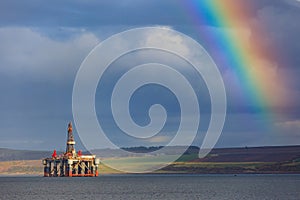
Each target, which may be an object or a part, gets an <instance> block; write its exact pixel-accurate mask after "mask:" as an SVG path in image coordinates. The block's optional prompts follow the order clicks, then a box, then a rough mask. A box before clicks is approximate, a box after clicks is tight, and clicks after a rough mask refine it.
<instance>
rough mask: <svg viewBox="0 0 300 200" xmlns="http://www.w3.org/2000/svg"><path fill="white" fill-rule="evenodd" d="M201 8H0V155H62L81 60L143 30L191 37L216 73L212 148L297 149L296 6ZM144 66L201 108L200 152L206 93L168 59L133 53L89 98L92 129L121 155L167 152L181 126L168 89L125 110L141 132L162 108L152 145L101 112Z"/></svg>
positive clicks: (255, 2) (16, 4) (136, 98)
mask: <svg viewBox="0 0 300 200" xmlns="http://www.w3.org/2000/svg"><path fill="white" fill-rule="evenodd" d="M202 2H205V1H202ZM210 2H213V3H211V4H210V5H204V4H205V3H201V1H195V0H194V1H183V0H182V1H179V0H178V1H174V0H164V1H160V0H153V1H143V0H122V1H115V0H103V1H96V0H91V1H83V0H75V1H74V0H72V1H70V0H69V1H58V0H55V1H51V3H45V2H44V1H38V0H28V1H17V0H3V1H1V2H0V92H1V96H0V137H1V139H0V148H13V149H30V150H52V149H54V148H56V149H57V150H64V149H65V142H66V134H67V133H66V128H67V123H68V122H69V121H73V113H72V92H73V84H74V81H75V78H76V74H77V72H78V70H79V69H80V66H81V64H82V62H83V61H84V59H85V58H86V56H87V55H88V54H89V53H90V52H91V50H92V49H94V48H95V47H96V46H97V45H98V44H99V43H101V42H102V41H104V40H105V39H107V38H109V37H110V36H112V35H114V34H117V33H120V32H122V31H126V30H129V29H132V28H143V27H149V26H150V27H162V28H168V29H171V30H174V31H178V32H180V33H183V34H185V35H187V36H188V37H191V38H192V39H193V40H195V41H197V42H198V43H199V44H201V45H202V46H203V47H204V48H205V50H206V52H207V53H208V54H209V55H210V57H211V58H212V59H213V61H214V62H215V63H216V66H217V67H218V70H219V72H220V74H221V76H222V79H223V82H224V86H225V91H226V96H227V113H226V120H225V124H224V129H223V131H222V134H221V136H220V138H219V140H218V142H217V144H216V147H245V146H268V145H299V144H300V112H299V111H300V103H299V102H300V82H299V78H298V77H299V76H300V56H299V54H300V42H299V36H300V24H299V22H298V19H300V2H299V1H297V0H251V1H248V0H246V1H241V2H239V3H236V2H235V1H233V0H224V1H223V3H220V2H218V1H210ZM208 4H209V3H208ZM235 8H237V9H235ZM226 13H227V14H226ZM158 37H159V40H162V39H163V38H165V39H166V40H167V39H170V38H171V39H173V40H174V42H177V43H180V42H182V41H181V38H180V37H176V36H174V35H172V34H170V35H155V34H152V35H148V36H147V38H146V39H148V40H155V39H158ZM142 39H145V38H139V37H137V38H136V39H135V42H136V43H138V42H140V41H141V40H142ZM116 45H117V44H116ZM162 45H164V44H162ZM182 49H183V50H185V51H186V52H187V54H193V53H194V52H193V49H190V48H189V46H188V45H186V44H184V43H182ZM103 53H104V55H107V56H108V54H109V52H103ZM105 53H106V54H105ZM153 59H154V61H155V62H161V63H164V64H168V65H169V66H172V67H174V68H176V69H178V70H179V71H180V70H181V73H182V74H183V75H185V76H186V77H187V80H189V82H190V83H191V85H192V86H193V89H194V90H195V93H196V96H197V98H198V100H199V102H200V103H199V109H200V111H201V120H200V124H199V129H198V130H197V136H196V137H195V138H194V140H193V143H192V144H193V145H196V146H199V145H201V143H202V141H203V137H204V135H205V132H206V130H207V127H208V124H209V119H210V116H211V101H210V95H209V93H208V89H207V87H206V86H205V82H204V81H203V79H202V78H201V76H199V75H197V74H196V73H195V71H194V70H193V68H192V67H191V66H189V64H188V63H186V62H184V61H183V60H182V59H180V58H179V57H176V56H174V55H172V54H170V53H168V52H162V51H154V50H144V51H143V50H142V51H137V52H132V53H129V54H127V55H125V56H122V57H120V58H119V59H118V60H116V61H115V62H114V63H112V64H111V66H110V67H109V69H108V70H107V71H106V72H105V74H104V75H103V77H102V78H101V81H100V83H99V85H98V87H97V91H96V95H95V108H96V111H97V117H98V120H99V123H100V125H101V126H103V129H104V131H105V132H106V134H107V137H108V138H109V139H110V140H111V141H113V143H115V144H117V146H120V147H125V146H159V145H166V144H168V142H169V141H170V140H171V139H172V137H174V135H175V134H176V130H177V129H178V126H179V125H178V124H179V121H180V107H179V104H180V103H179V102H178V99H176V96H175V95H174V94H173V93H172V92H171V91H170V90H168V88H165V87H162V86H159V85H157V84H152V85H145V86H144V87H141V88H139V89H138V90H136V92H135V93H134V94H133V96H132V97H131V100H130V106H129V109H130V113H131V116H132V119H133V121H134V122H135V123H137V124H139V125H140V126H146V125H147V124H148V123H149V116H148V111H149V108H150V107H151V105H154V104H161V105H163V106H164V108H165V110H166V112H167V119H166V123H165V126H164V127H163V129H162V130H161V131H160V132H159V134H158V135H157V136H154V137H151V138H149V139H134V138H132V137H130V136H128V135H126V134H124V133H123V132H122V131H121V130H120V128H119V127H118V126H117V125H116V123H115V122H114V118H113V116H112V113H111V110H110V97H111V95H112V89H113V86H114V84H115V83H116V81H117V80H118V79H119V78H120V77H121V75H122V73H124V71H126V70H129V69H130V68H131V67H132V66H134V65H137V64H141V63H145V62H153ZM151 73H153V74H152V76H153V77H158V78H162V79H170V80H172V81H175V82H176V78H173V79H172V77H169V76H167V75H166V74H164V73H161V72H160V71H159V70H156V71H155V70H154V71H150V72H147V73H145V74H144V75H145V76H150V77H151ZM149 74H150V75H149ZM177 86H178V85H177ZM179 86H180V85H179ZM194 114H195V113H193V112H190V113H189V116H188V117H190V118H191V119H193V118H194V117H195V116H194ZM158 119H160V118H159V116H158ZM185 131H186V133H185V135H184V137H182V140H184V139H186V138H189V137H190V136H191V134H190V133H189V130H185ZM74 135H75V139H76V141H77V146H78V148H80V149H84V148H85V147H84V145H83V144H82V143H81V142H80V137H84V134H82V133H81V134H80V137H79V135H78V133H77V130H76V127H75V128H74ZM99 144H101V141H99ZM105 147H106V146H103V148H105Z"/></svg>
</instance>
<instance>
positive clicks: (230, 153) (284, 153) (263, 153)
mask: <svg viewBox="0 0 300 200" xmlns="http://www.w3.org/2000/svg"><path fill="white" fill-rule="evenodd" d="M168 148H169V149H168V152H167V153H170V154H171V153H174V154H176V152H177V151H178V148H180V147H168ZM129 150H134V151H145V150H147V148H143V147H138V148H136V147H135V148H133V149H129ZM152 150H153V148H152ZM198 152H199V148H197V147H190V148H188V150H187V151H186V152H185V153H184V154H183V155H182V156H181V157H180V158H179V159H178V160H176V161H175V162H173V163H172V164H170V165H168V166H166V167H164V168H162V169H160V170H158V171H155V172H152V173H146V174H166V175H167V174H203V175H205V174H300V146H275V147H245V148H221V149H220V148H218V149H213V150H212V151H211V152H210V153H209V154H208V155H207V156H206V157H205V158H202V159H199V158H198ZM50 153H51V152H45V151H40V152H39V151H28V150H27V151H22V150H9V149H3V148H0V176H1V177H3V176H42V174H43V165H42V162H41V160H42V158H44V157H46V156H48V157H49V156H50V155H51V154H50ZM99 153H100V155H103V154H105V155H106V156H107V157H106V158H105V157H104V158H101V157H100V158H101V160H102V161H103V160H105V159H108V160H111V161H113V162H117V163H120V164H122V163H124V162H126V163H130V164H131V163H133V164H138V165H137V166H142V165H143V161H142V160H144V161H147V157H133V156H131V155H129V156H126V155H121V154H120V157H109V155H112V153H115V152H111V151H110V150H107V149H105V150H103V151H102V152H101V150H99ZM135 153H136V152H135ZM129 154H130V152H129ZM99 173H100V176H101V175H109V174H128V173H124V172H120V171H117V170H114V169H111V168H109V167H107V166H105V165H104V164H103V163H102V164H101V165H100V168H99Z"/></svg>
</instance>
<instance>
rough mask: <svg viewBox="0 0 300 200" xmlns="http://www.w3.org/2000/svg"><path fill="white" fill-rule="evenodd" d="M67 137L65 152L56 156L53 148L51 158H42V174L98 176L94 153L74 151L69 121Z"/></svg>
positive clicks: (97, 164)
mask: <svg viewBox="0 0 300 200" xmlns="http://www.w3.org/2000/svg"><path fill="white" fill-rule="evenodd" d="M67 138H68V139H67V148H66V152H65V153H63V154H62V155H59V156H58V155H57V153H56V150H54V151H53V154H52V157H51V158H45V159H43V165H44V176H45V177H58V176H67V177H76V176H90V177H93V176H98V166H99V163H100V160H99V159H98V158H96V156H95V155H82V152H81V151H78V152H76V151H75V140H74V137H73V128H72V123H71V122H70V123H69V124H68V137H67Z"/></svg>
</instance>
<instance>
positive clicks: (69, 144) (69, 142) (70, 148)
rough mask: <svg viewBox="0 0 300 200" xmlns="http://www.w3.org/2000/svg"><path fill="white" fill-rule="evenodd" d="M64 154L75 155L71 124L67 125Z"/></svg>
mask: <svg viewBox="0 0 300 200" xmlns="http://www.w3.org/2000/svg"><path fill="white" fill-rule="evenodd" d="M66 154H68V155H71V156H75V154H76V151H75V140H74V137H73V127H72V122H70V123H69V124H68V140H67V148H66Z"/></svg>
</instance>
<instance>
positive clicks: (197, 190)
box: [0, 175, 300, 200]
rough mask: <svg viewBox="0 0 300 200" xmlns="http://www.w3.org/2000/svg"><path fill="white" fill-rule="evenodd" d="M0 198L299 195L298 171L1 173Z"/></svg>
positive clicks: (295, 197)
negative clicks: (52, 175) (93, 174)
mask: <svg viewBox="0 0 300 200" xmlns="http://www.w3.org/2000/svg"><path fill="white" fill-rule="evenodd" d="M0 199H143V200H147V199H239V200H240V199H257V200H262V199H272V200H273V199H284V200H285V199H300V175H238V176H233V175H111V176H108V175H107V176H100V177H97V178H93V177H92V178H62V177H59V178H44V177H0Z"/></svg>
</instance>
